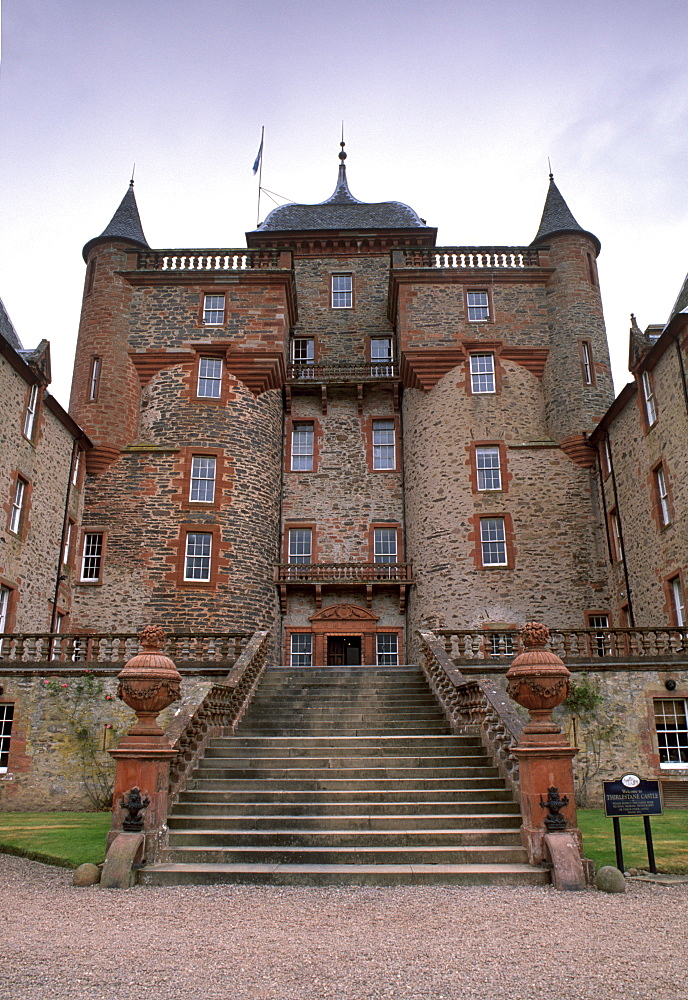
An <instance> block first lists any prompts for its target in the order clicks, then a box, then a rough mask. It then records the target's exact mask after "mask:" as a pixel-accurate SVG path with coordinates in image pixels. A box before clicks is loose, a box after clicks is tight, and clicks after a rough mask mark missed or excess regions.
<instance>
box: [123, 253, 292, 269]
mask: <svg viewBox="0 0 688 1000" xmlns="http://www.w3.org/2000/svg"><path fill="white" fill-rule="evenodd" d="M291 266H292V262H291V252H290V251H289V250H287V251H284V250H245V249H239V250H224V249H219V250H218V249H211V250H197V249H193V250H144V251H142V252H140V253H139V254H137V262H136V269H137V270H138V271H251V270H291Z"/></svg>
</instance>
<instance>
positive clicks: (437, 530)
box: [403, 362, 608, 634]
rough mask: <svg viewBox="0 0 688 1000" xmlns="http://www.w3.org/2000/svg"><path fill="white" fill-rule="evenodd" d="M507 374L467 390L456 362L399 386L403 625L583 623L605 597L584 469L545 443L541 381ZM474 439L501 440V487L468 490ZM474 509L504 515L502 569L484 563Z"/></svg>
mask: <svg viewBox="0 0 688 1000" xmlns="http://www.w3.org/2000/svg"><path fill="white" fill-rule="evenodd" d="M503 372H504V374H503V380H502V388H501V392H498V393H494V394H486V395H470V394H468V393H467V392H466V388H465V372H464V370H463V367H461V368H456V369H454V370H452V371H450V372H449V373H448V374H447V375H446V376H445V377H444V378H443V379H441V380H440V382H439V383H438V384H437V386H436V387H435V388H434V389H432V390H431V391H430V392H428V393H421V392H420V391H418V390H406V392H405V394H404V406H403V428H404V462H405V477H406V524H407V555H408V556H409V557H410V558H412V559H413V563H414V578H415V580H416V585H415V587H414V588H413V591H412V595H411V603H410V614H409V626H410V632H411V634H413V631H415V629H416V628H418V626H419V624H420V623H421V622H422V620H423V619H424V618H425V617H433V618H434V617H436V616H439V617H440V618H441V619H443V621H444V624H445V625H446V627H457V628H469V627H476V626H478V627H479V626H480V625H482V624H483V623H486V622H490V621H493V622H501V623H508V624H512V623H513V624H520V623H522V622H525V621H526V620H527V619H529V618H530V619H532V618H534V619H536V620H538V621H548V622H556V623H557V626H558V627H560V628H566V627H578V628H580V627H584V625H585V617H584V613H585V611H586V610H589V609H592V608H599V607H600V605H601V606H602V607H606V606H607V602H608V595H607V593H606V580H605V573H606V566H605V551H604V547H603V544H602V541H603V536H602V526H601V524H600V523H599V521H596V520H595V519H594V516H593V514H594V509H595V508H594V505H593V498H592V496H591V489H592V479H591V473H590V471H589V470H587V469H583V468H580V467H579V466H577V465H575V464H574V463H573V462H572V461H571V460H570V459H569V458H568V457H567V456H566V454H565V453H564V452H562V451H561V450H560V449H559V448H558V447H557V446H556V445H554V443H553V442H551V441H549V442H548V440H547V433H546V424H545V418H544V402H543V394H542V390H541V386H540V383H539V382H538V380H537V378H536V377H535V376H534V375H532V374H530V373H529V372H528V371H527V370H526V369H525V368H523V367H521V366H520V365H516V364H513V363H510V362H503ZM476 441H477V442H481V443H497V444H498V443H500V442H503V445H504V446H505V450H504V452H503V468H502V486H503V489H502V491H489V492H482V493H478V492H476V491H475V488H474V482H475V481H474V478H473V477H474V473H473V469H472V467H471V452H472V449H473V443H474V442H476ZM504 459H505V465H504ZM480 516H485V517H487V516H496V517H500V516H503V517H505V518H506V527H507V540H508V542H509V547H510V566H509V567H499V568H498V567H495V568H483V567H482V566H481V565H480V539H479V524H478V521H479V518H480Z"/></svg>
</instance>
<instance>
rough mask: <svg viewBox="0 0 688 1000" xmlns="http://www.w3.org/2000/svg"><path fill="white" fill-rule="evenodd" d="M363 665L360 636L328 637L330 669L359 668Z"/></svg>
mask: <svg viewBox="0 0 688 1000" xmlns="http://www.w3.org/2000/svg"><path fill="white" fill-rule="evenodd" d="M360 664H361V636H360V635H328V637H327V665H328V667H358V666H360Z"/></svg>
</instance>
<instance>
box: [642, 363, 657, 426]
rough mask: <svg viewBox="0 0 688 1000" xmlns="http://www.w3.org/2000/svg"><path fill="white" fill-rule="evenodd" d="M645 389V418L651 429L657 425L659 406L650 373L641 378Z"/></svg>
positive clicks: (644, 373) (643, 374)
mask: <svg viewBox="0 0 688 1000" xmlns="http://www.w3.org/2000/svg"><path fill="white" fill-rule="evenodd" d="M640 381H641V383H642V387H643V399H644V400H645V416H646V417H647V422H648V425H649V426H650V427H652V426H653V425H654V424H656V423H657V404H656V403H655V393H654V388H653V386H652V379H651V378H650V373H649V372H643V373H642V375H641V376H640Z"/></svg>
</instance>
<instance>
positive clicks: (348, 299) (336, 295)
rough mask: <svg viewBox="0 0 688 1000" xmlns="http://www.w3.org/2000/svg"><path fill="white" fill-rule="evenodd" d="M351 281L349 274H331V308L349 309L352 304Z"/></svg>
mask: <svg viewBox="0 0 688 1000" xmlns="http://www.w3.org/2000/svg"><path fill="white" fill-rule="evenodd" d="M353 304H354V303H353V281H352V277H351V275H350V274H333V275H332V308H333V309H351V308H352V306H353Z"/></svg>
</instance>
